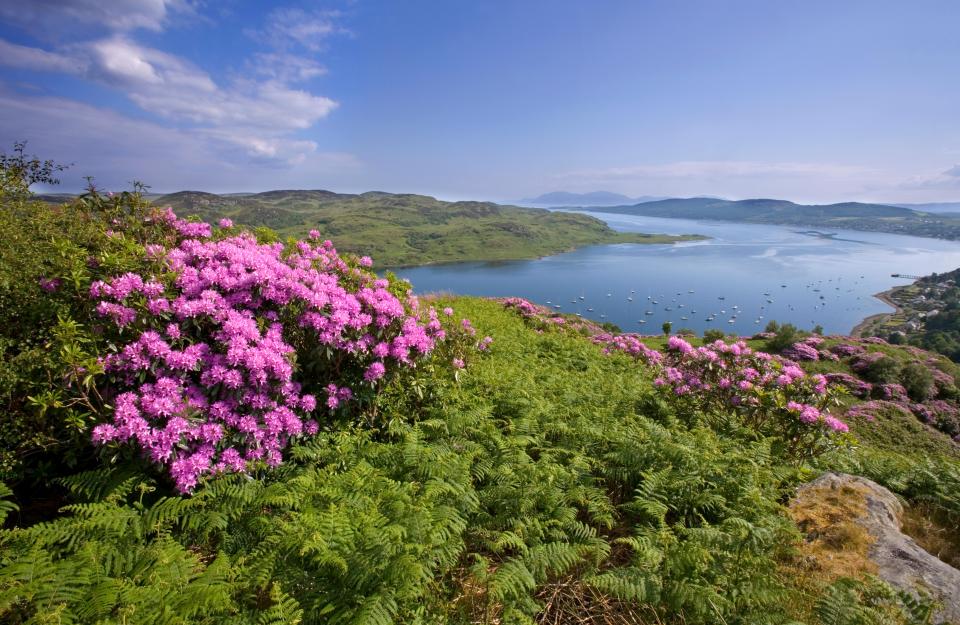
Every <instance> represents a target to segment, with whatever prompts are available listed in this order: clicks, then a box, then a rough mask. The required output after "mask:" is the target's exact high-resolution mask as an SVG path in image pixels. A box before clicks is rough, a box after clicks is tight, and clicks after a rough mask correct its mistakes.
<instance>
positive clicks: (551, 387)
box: [450, 298, 960, 622]
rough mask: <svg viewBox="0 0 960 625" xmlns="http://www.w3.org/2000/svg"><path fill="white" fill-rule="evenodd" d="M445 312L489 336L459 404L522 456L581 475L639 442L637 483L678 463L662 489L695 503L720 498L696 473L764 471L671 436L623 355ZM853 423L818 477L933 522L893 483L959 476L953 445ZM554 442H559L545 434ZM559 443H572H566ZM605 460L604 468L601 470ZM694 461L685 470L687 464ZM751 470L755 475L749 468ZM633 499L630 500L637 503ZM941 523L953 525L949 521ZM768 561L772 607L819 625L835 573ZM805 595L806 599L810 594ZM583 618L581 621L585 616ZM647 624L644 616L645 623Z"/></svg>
mask: <svg viewBox="0 0 960 625" xmlns="http://www.w3.org/2000/svg"><path fill="white" fill-rule="evenodd" d="M450 303H452V305H453V306H454V307H455V309H456V310H457V312H458V314H464V315H466V316H469V317H471V318H472V319H474V321H475V323H476V325H477V326H478V328H479V329H480V331H481V332H486V333H490V334H492V335H493V336H495V337H496V344H495V345H496V348H495V350H494V351H493V352H492V353H491V356H490V357H489V358H486V359H484V360H481V361H479V362H477V363H476V364H475V365H474V366H473V367H472V368H471V369H470V370H469V372H468V375H467V376H465V378H464V382H463V384H462V386H461V389H460V397H461V399H460V401H461V402H462V405H463V406H464V407H466V406H474V407H477V406H479V407H480V409H481V410H486V411H489V414H491V415H493V416H494V417H495V419H496V421H497V423H498V424H499V425H498V428H500V429H501V430H502V431H503V433H504V435H508V436H509V435H511V433H513V434H512V435H516V434H522V435H524V436H526V435H530V436H532V437H533V438H532V439H530V442H529V444H528V447H527V450H528V451H527V453H529V450H531V449H537V454H543V455H544V457H547V456H548V455H549V456H550V457H555V458H572V457H580V460H578V462H581V461H582V462H586V463H587V464H586V465H585V467H586V466H589V465H590V464H591V463H592V462H596V461H597V460H599V459H600V458H604V457H607V458H609V457H610V455H613V454H612V450H613V449H615V448H617V447H620V446H622V445H623V444H624V443H627V442H628V441H633V443H629V445H633V444H636V445H637V447H636V449H634V450H633V451H631V452H630V453H644V454H646V455H645V457H644V458H643V460H642V461H641V462H643V463H647V464H645V465H644V467H643V469H642V471H644V475H645V476H647V477H649V472H655V471H660V470H668V469H667V465H669V464H673V463H676V465H677V466H675V467H674V468H675V469H676V475H673V477H672V478H669V479H672V480H679V481H680V482H682V481H683V479H685V478H681V477H680V476H681V475H684V476H686V478H689V479H693V480H694V482H695V483H696V484H698V486H695V487H694V488H696V489H704V490H703V492H700V496H701V497H702V498H704V499H709V498H710V497H711V496H714V495H717V494H719V489H721V488H722V487H720V486H719V485H718V484H716V483H711V481H710V480H711V478H707V477H706V473H703V471H706V472H707V473H712V472H713V471H716V470H720V471H723V470H724V469H721V468H720V467H722V466H727V467H734V466H738V467H739V466H740V465H739V464H738V463H739V462H740V461H741V460H743V459H745V458H750V459H751V460H750V462H751V463H752V462H754V461H756V462H759V463H760V464H761V465H762V464H763V463H764V462H765V461H764V460H761V459H760V456H757V455H756V453H757V452H756V451H755V450H754V449H752V448H751V446H750V443H749V442H748V441H746V440H744V439H739V438H737V437H732V438H727V437H725V436H723V435H718V434H716V433H713V432H710V431H706V430H695V431H688V430H685V429H684V428H682V427H680V426H678V424H677V423H676V421H674V420H673V418H672V417H671V415H670V411H664V410H663V407H662V405H661V404H659V403H658V402H657V401H656V400H655V399H654V393H652V390H651V389H652V386H651V384H650V379H649V378H648V375H647V374H646V373H645V371H644V370H643V369H642V368H639V367H637V366H635V365H634V364H633V363H632V361H631V360H630V359H628V358H625V357H623V356H603V355H601V354H600V350H599V348H598V347H596V346H595V345H592V344H591V343H590V341H589V340H588V339H586V338H584V337H579V336H576V335H575V334H573V333H567V334H564V333H559V332H547V333H544V334H537V333H534V332H532V331H531V330H530V329H528V328H526V327H525V326H523V324H522V323H520V322H519V321H518V319H517V317H516V316H514V315H513V314H510V313H506V312H504V311H503V310H501V309H500V308H499V306H497V305H496V304H494V303H492V302H489V301H484V300H479V299H476V298H457V299H454V300H450ZM842 341H843V339H842V338H838V337H834V338H831V339H829V340H828V341H827V343H826V344H825V346H828V345H832V344H834V343H837V342H842ZM645 342H646V343H647V345H649V346H650V347H654V348H657V349H663V348H664V347H665V343H666V340H665V338H659V337H651V338H649V339H645ZM691 342H692V343H694V344H695V345H696V344H699V343H701V341H698V340H696V339H694V340H692V341H691ZM748 343H749V344H750V345H751V347H753V348H755V349H761V350H762V349H763V348H764V343H765V341H763V340H752V341H748ZM869 351H882V352H884V353H887V354H889V355H891V356H893V357H894V358H896V359H898V360H900V361H902V362H908V361H911V360H915V359H916V358H917V353H918V352H915V351H914V352H911V351H910V348H905V347H899V346H892V345H877V346H870V347H869ZM925 355H930V356H931V357H934V356H935V355H933V354H925ZM939 362H940V365H941V366H942V367H943V368H944V370H946V371H949V372H950V373H952V374H954V375H956V374H960V368H958V367H956V365H954V364H953V363H951V362H950V361H949V360H948V359H945V358H939ZM802 364H803V366H804V367H805V368H806V369H807V370H808V371H809V372H811V373H813V372H823V373H826V372H845V373H852V371H851V370H850V368H849V366H848V365H847V364H845V363H844V362H839V363H836V362H815V363H802ZM859 401H860V400H857V399H855V398H848V399H846V400H845V401H844V404H845V405H844V406H841V407H839V408H838V409H837V410H836V412H837V413H838V414H842V413H843V412H844V410H845V409H846V408H847V407H849V406H851V405H853V404H854V403H859ZM656 424H660V425H663V426H666V428H667V429H666V430H664V431H662V432H661V433H662V434H664V435H665V436H666V437H667V438H666V439H663V440H658V441H656V442H654V441H653V440H651V432H650V430H649V428H651V427H654V428H656V427H658V425H656ZM850 425H851V428H852V429H851V432H852V434H853V436H854V437H855V438H856V439H857V443H856V444H855V446H854V447H853V448H852V449H851V450H846V451H843V452H841V453H840V454H839V455H837V456H835V457H834V456H827V457H825V458H823V459H821V461H820V462H819V465H820V467H821V468H824V469H834V470H844V471H848V472H852V473H857V474H862V475H865V476H867V477H870V478H871V479H874V480H877V481H880V482H881V483H884V484H885V485H886V486H888V487H890V488H892V489H894V490H895V491H897V490H898V487H899V492H900V493H901V494H904V495H906V496H907V498H908V499H910V497H911V495H916V496H917V498H916V500H915V503H916V505H917V506H920V508H918V509H921V510H923V515H925V516H922V518H923V519H924V521H923V522H926V521H927V518H928V517H929V516H931V514H930V510H928V509H926V508H923V506H927V505H928V504H927V502H926V499H925V498H924V497H925V496H924V495H923V494H918V493H916V492H913V493H911V492H910V490H909V489H910V488H913V486H912V485H911V486H904V484H902V483H899V482H897V479H900V478H903V476H905V475H907V474H908V473H909V472H911V471H920V472H922V471H923V469H922V467H923V463H924V462H925V461H930V460H931V459H932V461H933V462H937V463H944V464H943V465H940V466H951V467H954V469H955V470H957V469H960V446H958V445H957V444H956V443H954V442H952V441H951V440H950V438H949V437H947V436H945V435H944V434H942V433H940V432H938V431H936V430H934V429H932V428H931V427H929V426H927V425H925V424H923V423H921V422H920V421H919V420H917V419H915V418H902V417H900V418H896V417H895V416H894V417H891V416H889V415H883V416H880V417H879V418H878V419H877V420H876V421H874V422H867V421H863V420H858V421H854V422H851V424H850ZM551 432H555V433H556V434H550V433H551ZM583 432H591V433H592V434H591V436H593V435H596V436H597V438H596V439H594V438H591V436H583ZM564 433H569V434H572V433H578V434H576V437H575V438H573V439H569V438H566V436H565V434H564ZM668 441H669V442H668ZM651 444H652V445H657V446H665V447H664V449H663V450H662V453H663V454H664V455H661V453H660V452H657V451H653V450H648V451H647V452H640V450H641V449H643V448H645V447H646V446H648V445H651ZM688 445H693V447H688ZM697 445H703V448H702V449H698V448H697V447H696V446H697ZM668 449H669V450H668ZM694 449H696V451H695V452H694ZM573 450H576V452H574V451H573ZM690 453H695V454H697V455H701V454H702V463H700V461H694V459H693V458H692V457H690V456H689V455H688V454H690ZM581 455H582V456H581ZM588 459H589V460H588ZM602 462H603V463H604V464H606V463H607V462H609V460H604V461H602ZM691 462H692V463H693V464H688V463H691ZM662 463H666V464H662ZM727 463H731V464H727ZM708 467H709V468H708ZM753 468H754V469H756V466H754V467H753ZM621 470H622V467H615V466H609V465H607V466H606V467H605V468H603V469H599V472H600V474H602V475H611V474H617V473H618V472H619V471H621ZM736 470H739V469H736ZM693 476H696V477H693ZM583 477H586V476H583ZM608 479H609V478H608ZM744 479H747V480H753V479H758V477H757V475H756V474H753V475H748V474H747V473H745V474H744ZM767 479H770V476H767V477H765V478H762V479H760V483H758V484H756V485H755V487H757V488H761V489H763V488H771V489H773V490H772V491H769V492H768V496H774V497H776V495H773V493H774V492H775V491H776V490H777V489H778V488H784V487H786V488H789V487H790V485H789V484H788V483H776V482H775V481H774V480H771V481H764V480H767ZM903 479H905V480H907V478H903ZM907 482H909V480H907ZM608 483H609V482H608ZM571 486H572V485H570V484H568V485H566V486H564V487H563V488H564V489H569V488H571ZM691 486H692V485H691ZM519 487H520V488H523V487H522V486H519ZM674 487H675V488H677V489H680V490H683V489H685V488H687V486H685V485H683V484H682V483H677V484H674ZM945 488H946V487H945ZM713 489H718V490H713ZM698 492H699V491H698ZM946 494H947V496H948V497H950V498H957V497H960V493H958V492H954V491H949V490H948V491H947V493H946ZM637 496H638V498H639V493H638V495H637ZM728 496H729V493H724V494H723V495H721V496H720V497H721V500H722V499H723V498H725V497H728ZM781 501H785V499H781ZM629 502H630V497H627V499H626V500H621V501H619V502H618V501H616V500H614V501H611V503H612V504H614V505H615V506H622V507H619V508H618V511H617V513H616V514H617V519H618V520H617V524H618V526H619V527H618V528H616V529H614V530H613V531H612V532H610V533H607V532H603V534H605V535H610V534H614V535H616V534H617V533H619V532H629V531H631V530H630V529H629V528H630V526H632V525H634V524H637V523H639V525H640V526H642V525H643V523H642V522H640V521H638V519H637V518H636V517H634V516H632V515H631V514H630V513H629V512H628V510H629V508H630V503H629ZM670 505H671V506H673V505H674V504H673V503H671V504H670ZM675 505H677V506H681V507H682V506H683V505H684V504H682V503H680V502H675ZM723 505H724V507H725V508H727V509H728V510H729V512H730V513H734V514H746V513H745V511H744V510H742V509H740V508H739V506H740V503H737V502H735V501H733V500H729V499H728V500H727V501H725V503H724V504H723ZM933 507H934V508H936V506H933ZM937 510H940V509H939V508H937ZM734 511H736V512H734ZM784 514H785V511H784ZM937 514H940V512H937ZM947 517H948V518H953V517H950V516H949V514H948V515H947ZM753 522H757V523H762V521H761V520H760V519H759V518H754V519H753ZM620 524H623V525H620ZM938 528H939V531H947V532H949V533H950V538H949V542H950V544H951V545H952V544H960V535H957V532H956V530H955V527H954V526H952V525H949V526H945V528H944V527H940V526H938ZM846 548H847V547H846V546H841V547H840V548H839V549H840V551H842V550H843V549H846ZM777 558H780V559H781V560H780V562H781V568H779V569H778V573H777V574H776V576H775V577H776V579H777V581H778V582H779V583H782V584H784V585H785V587H786V588H787V591H786V592H785V593H784V594H783V596H782V599H781V602H780V603H779V606H780V608H781V609H783V610H784V611H785V613H786V614H789V615H791V616H792V617H794V618H800V619H803V620H809V621H808V622H816V619H815V618H813V617H812V615H811V614H810V612H809V610H810V609H811V606H812V605H813V603H814V601H813V599H815V598H816V596H817V595H819V593H821V592H823V586H820V587H816V588H814V587H811V584H816V583H820V582H822V583H824V584H825V583H827V582H826V581H824V580H833V579H835V578H836V575H834V574H833V572H832V571H823V574H822V575H821V576H820V577H819V578H817V579H818V580H820V581H819V582H818V581H811V579H808V578H806V577H804V578H803V580H802V582H801V580H800V579H799V578H797V577H796V573H797V570H798V569H797V568H796V567H798V566H799V567H800V568H803V566H809V563H807V564H806V565H805V564H803V563H801V564H797V563H795V562H794V561H793V560H792V559H791V558H792V556H790V555H789V554H786V553H781V554H780V555H778V556H777ZM828 568H829V567H828ZM794 584H796V585H794ZM567 592H570V590H568V591H567ZM810 593H815V594H814V595H812V596H811V594H810ZM542 616H553V615H542ZM581 616H583V617H584V618H586V617H587V616H588V615H581ZM674 616H676V615H674ZM618 618H621V616H620V615H618V616H617V617H614V621H613V622H628V619H627V618H623V620H622V621H620V620H618ZM647 618H651V617H650V616H649V615H647ZM547 622H549V621H547ZM591 622H592V621H591ZM598 622H599V621H598Z"/></svg>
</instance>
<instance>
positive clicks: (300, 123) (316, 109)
mask: <svg viewBox="0 0 960 625" xmlns="http://www.w3.org/2000/svg"><path fill="white" fill-rule="evenodd" d="M4 50H9V51H10V52H11V54H8V55H6V56H5V57H4V58H3V61H2V62H3V63H5V64H8V65H14V66H18V67H23V68H26V69H34V70H40V71H51V72H60V73H69V74H74V75H80V76H83V77H86V78H89V79H92V80H96V81H98V82H101V83H103V84H106V85H108V86H110V87H113V88H116V89H119V90H120V91H122V92H123V93H124V94H125V95H126V96H127V97H128V98H129V99H130V100H131V101H132V102H134V103H135V104H136V105H137V106H139V107H140V108H141V109H143V110H144V111H147V112H149V113H153V114H155V115H157V116H159V117H161V118H164V119H167V120H170V121H171V122H174V123H176V124H178V125H180V126H181V127H191V126H192V127H194V128H195V129H196V130H197V131H199V132H202V133H206V134H208V135H209V136H213V137H216V138H217V139H220V140H222V141H226V142H230V143H233V144H234V145H235V146H238V147H241V148H243V149H244V150H246V151H247V153H248V154H249V155H251V156H254V157H257V158H261V159H262V158H276V159H279V160H283V161H290V162H298V161H301V160H302V159H303V158H304V157H305V156H306V155H307V154H309V153H310V152H313V151H315V149H316V145H315V144H314V143H313V142H309V141H301V140H295V139H293V138H291V137H289V135H290V134H291V133H294V132H296V131H300V130H305V129H308V128H310V127H312V126H313V125H314V124H315V123H317V122H318V121H319V120H321V119H323V118H324V117H326V116H327V115H329V114H330V112H331V111H333V109H334V108H336V106H337V103H336V102H334V101H333V100H331V99H330V98H327V97H324V96H319V95H314V94H312V93H310V92H308V91H305V90H302V89H296V88H291V87H289V86H288V85H287V84H286V83H285V82H284V81H283V80H281V79H280V78H282V76H281V75H280V74H276V76H277V77H275V78H268V79H266V80H256V79H253V78H243V79H238V80H235V81H233V82H232V83H231V84H229V85H226V86H221V85H218V84H217V83H216V82H215V81H214V80H213V78H211V76H210V75H209V74H207V73H206V72H205V71H203V70H202V69H200V68H198V67H196V66H195V65H193V64H192V63H190V62H189V61H187V60H186V59H183V58H180V57H177V56H175V55H172V54H168V53H166V52H163V51H161V50H157V49H154V48H148V47H145V46H141V45H139V44H137V43H136V42H134V41H132V40H130V39H128V38H126V37H124V36H114V37H111V38H108V39H101V40H97V41H93V42H88V43H83V44H74V45H72V46H69V47H67V48H64V50H63V51H61V52H48V51H46V50H42V49H39V48H29V47H26V46H18V45H15V44H11V43H8V42H4V41H2V40H0V52H3V51H4ZM277 62H283V59H282V55H281V56H278V58H277ZM300 71H301V74H302V73H303V72H308V73H309V67H308V66H303V67H302V68H301V70H300Z"/></svg>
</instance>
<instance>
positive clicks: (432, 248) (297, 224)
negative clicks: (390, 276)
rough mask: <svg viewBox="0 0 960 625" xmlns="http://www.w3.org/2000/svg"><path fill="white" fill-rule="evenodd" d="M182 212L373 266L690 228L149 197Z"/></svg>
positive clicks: (422, 201)
mask: <svg viewBox="0 0 960 625" xmlns="http://www.w3.org/2000/svg"><path fill="white" fill-rule="evenodd" d="M154 203H155V204H156V205H157V206H172V207H173V209H174V210H175V211H177V213H179V214H183V215H197V216H199V217H200V218H201V219H204V220H206V221H210V222H216V221H217V220H218V219H220V218H222V217H227V218H230V219H232V220H233V221H234V222H236V223H238V224H244V225H247V226H254V227H256V226H266V227H268V228H272V229H274V230H276V231H277V232H279V233H280V234H282V235H290V236H299V237H302V236H306V234H307V232H308V231H310V230H313V229H316V230H318V231H319V232H320V234H321V237H323V238H327V239H332V240H333V241H335V242H336V244H337V248H338V249H340V250H342V251H345V252H353V253H357V254H366V255H369V256H371V257H373V258H375V259H376V261H377V265H378V266H380V267H384V266H402V265H425V264H431V263H442V262H455V261H468V260H514V259H523V258H537V257H539V256H546V255H549V254H556V253H559V252H566V251H570V250H573V249H576V248H578V247H583V246H585V245H600V244H607V243H641V244H643V243H646V244H650V243H673V242H676V241H687V240H695V239H697V238H700V237H697V236H695V235H687V236H679V237H678V236H670V235H662V234H642V233H624V232H616V231H614V230H612V229H611V228H609V227H608V226H607V225H606V224H605V223H603V222H602V221H600V220H598V219H595V218H593V217H589V216H586V215H581V214H577V213H562V212H551V211H547V210H542V209H531V208H519V207H515V206H502V205H499V204H493V203H491V202H444V201H441V200H437V199H434V198H432V197H428V196H425V195H409V194H392V193H378V192H370V193H363V194H360V195H349V194H339V193H332V192H330V191H268V192H266V193H257V194H251V195H242V196H235V195H214V194H212V193H199V192H192V191H184V192H180V193H173V194H170V195H165V196H162V197H159V198H156V199H155V200H154Z"/></svg>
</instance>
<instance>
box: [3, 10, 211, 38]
mask: <svg viewBox="0 0 960 625" xmlns="http://www.w3.org/2000/svg"><path fill="white" fill-rule="evenodd" d="M0 17H2V18H3V19H4V21H7V22H8V23H11V24H16V25H18V26H20V27H22V28H24V29H25V30H27V31H28V32H30V33H31V34H33V35H34V36H37V37H39V38H41V39H54V40H55V39H57V38H59V37H61V36H64V35H73V34H75V33H76V32H77V28H78V27H82V26H95V27H96V28H97V29H99V30H100V31H101V32H102V30H103V29H104V28H106V29H107V30H109V31H113V32H127V31H132V30H137V29H144V30H150V31H161V30H163V29H164V28H165V27H166V26H167V25H168V24H169V23H170V22H171V21H172V20H173V19H175V18H181V17H183V18H196V17H198V14H197V11H196V3H195V2H191V1H190V0H106V1H105V0H30V1H29V2H0Z"/></svg>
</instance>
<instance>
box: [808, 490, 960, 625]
mask: <svg viewBox="0 0 960 625" xmlns="http://www.w3.org/2000/svg"><path fill="white" fill-rule="evenodd" d="M841 490H843V491H846V492H847V493H857V494H859V495H862V497H863V499H864V506H863V507H862V508H861V510H862V514H860V515H859V516H858V518H856V519H855V522H856V523H857V524H859V525H860V526H862V527H863V528H864V529H865V530H866V531H867V533H868V534H869V536H870V537H871V538H872V542H871V544H870V546H869V548H868V551H867V556H868V557H869V559H870V561H871V562H873V563H874V564H876V574H877V576H878V577H880V578H881V579H883V580H884V581H886V582H887V583H889V584H891V585H892V586H894V587H896V588H901V589H905V590H915V589H917V588H922V589H923V590H925V591H926V592H928V593H930V594H931V595H932V596H934V597H935V598H936V599H937V600H938V601H940V602H941V604H942V606H941V608H940V610H939V611H938V614H937V618H939V619H941V620H946V621H948V622H952V623H960V571H958V570H957V569H955V568H953V567H952V566H950V565H948V564H947V563H945V562H943V561H941V560H939V559H938V558H936V557H935V556H933V555H931V554H929V553H927V552H926V551H924V550H923V549H922V548H921V547H920V546H919V545H918V544H917V543H916V542H915V541H914V540H913V539H912V538H910V537H909V536H907V535H906V534H904V533H903V532H901V531H900V527H901V517H902V515H903V507H902V506H901V505H900V502H899V501H898V500H897V498H896V496H895V495H894V494H893V493H891V492H890V491H889V490H887V489H886V488H884V487H883V486H880V485H879V484H877V483H876V482H872V481H870V480H868V479H866V478H862V477H858V476H855V475H847V474H838V473H825V474H824V475H822V476H820V477H819V478H818V479H816V480H814V481H813V482H810V483H809V484H805V485H804V486H802V487H801V488H800V490H799V491H798V493H797V495H798V500H799V499H801V498H803V497H807V498H809V497H812V496H816V494H817V492H818V491H827V493H829V492H836V491H841Z"/></svg>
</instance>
